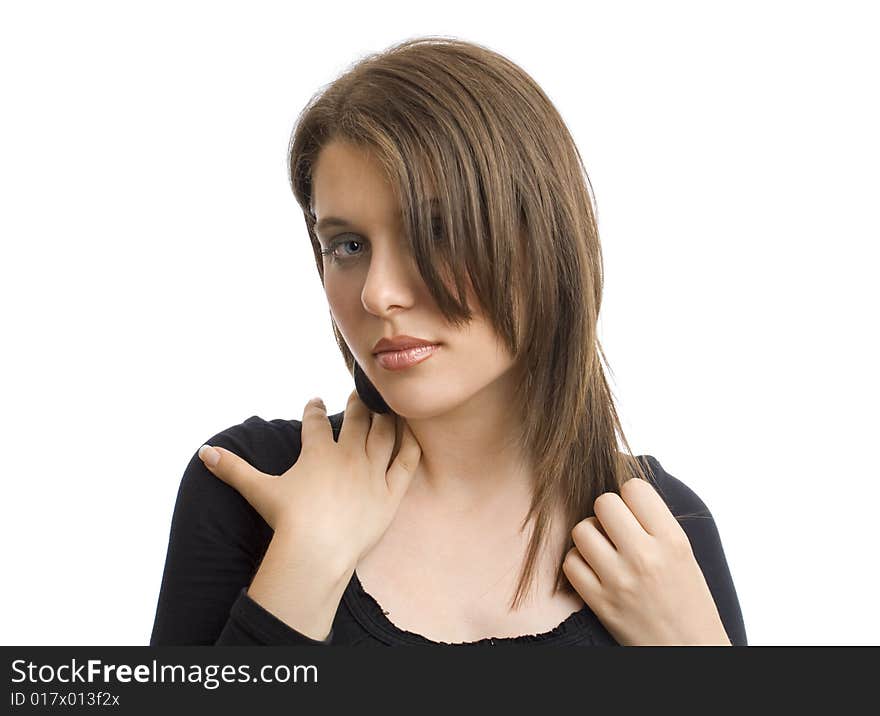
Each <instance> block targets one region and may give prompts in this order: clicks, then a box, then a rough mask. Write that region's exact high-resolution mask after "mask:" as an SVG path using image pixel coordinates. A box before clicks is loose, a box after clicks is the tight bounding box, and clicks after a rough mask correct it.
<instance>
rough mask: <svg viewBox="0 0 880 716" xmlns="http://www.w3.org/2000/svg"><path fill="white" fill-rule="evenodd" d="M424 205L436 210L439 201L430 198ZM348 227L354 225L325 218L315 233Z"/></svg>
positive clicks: (328, 217)
mask: <svg viewBox="0 0 880 716" xmlns="http://www.w3.org/2000/svg"><path fill="white" fill-rule="evenodd" d="M425 205H426V206H428V207H429V208H431V209H433V210H435V211H436V210H437V208H438V207H439V201H438V200H437V198H436V197H432V198H431V199H427V200H426V201H425ZM340 226H341V227H349V226H354V223H352V222H350V221H348V219H343V218H342V217H339V216H325V217H324V218H322V219H320V220H319V221H318V222H316V223H315V233H316V234H320V233H323V232H324V230H326V229H330V228H333V227H340Z"/></svg>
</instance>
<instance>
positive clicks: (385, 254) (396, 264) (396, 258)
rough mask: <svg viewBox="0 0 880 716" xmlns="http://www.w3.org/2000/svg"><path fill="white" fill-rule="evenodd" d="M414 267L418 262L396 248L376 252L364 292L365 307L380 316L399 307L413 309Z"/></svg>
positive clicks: (362, 295)
mask: <svg viewBox="0 0 880 716" xmlns="http://www.w3.org/2000/svg"><path fill="white" fill-rule="evenodd" d="M414 267H415V261H414V260H412V259H411V258H410V257H409V255H408V254H405V253H404V252H402V251H400V250H398V249H396V248H395V249H389V248H386V249H384V250H382V249H376V250H374V251H373V253H372V255H371V256H370V266H369V269H368V270H367V278H366V281H365V282H364V288H363V291H362V293H361V302H362V303H363V305H364V308H365V309H366V310H367V311H369V312H370V313H373V314H375V315H377V316H378V315H382V314H384V313H385V312H386V311H388V309H389V308H392V307H395V306H400V307H410V306H412V304H413V300H414V297H415V290H414V276H413V271H414Z"/></svg>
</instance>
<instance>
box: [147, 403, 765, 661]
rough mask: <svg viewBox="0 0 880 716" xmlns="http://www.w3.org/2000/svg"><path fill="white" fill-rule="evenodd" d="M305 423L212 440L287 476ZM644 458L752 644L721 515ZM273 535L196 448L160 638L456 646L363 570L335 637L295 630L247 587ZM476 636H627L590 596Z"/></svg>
mask: <svg viewBox="0 0 880 716" xmlns="http://www.w3.org/2000/svg"><path fill="white" fill-rule="evenodd" d="M343 415H344V414H343V413H337V414H336V415H331V416H329V419H330V423H331V425H332V426H333V437H334V440H338V438H339V430H340V428H341V427H342V419H343ZM301 429H302V423H301V422H300V421H299V420H282V419H275V420H269V421H267V420H264V419H263V418H260V417H259V416H256V415H254V416H252V417H250V418H248V419H247V420H245V421H244V422H243V423H240V424H239V425H234V426H232V427H230V428H227V429H226V430H223V431H222V432H220V433H218V434H217V435H215V436H214V437H212V438H210V439H209V440H206V441H205V442H206V443H207V444H209V445H218V446H220V447H224V448H226V449H227V450H231V451H232V452H234V453H236V454H237V455H239V456H240V457H242V458H243V459H245V460H247V462H248V463H250V464H251V465H253V466H254V467H256V468H257V469H258V470H261V471H263V472H265V473H267V474H270V475H280V474H282V473H284V472H286V471H287V470H288V469H289V468H290V466H291V465H293V464H294V463H295V462H296V460H297V458H298V457H299V453H300V448H301V442H300V431H301ZM639 459H644V460H648V461H650V463H651V466H652V468H653V469H654V474H655V476H656V487H657V488H658V491H659V493H660V495H661V496H662V497H663V499H664V501H665V502H666V504H667V506H668V507H669V508H670V510H671V511H672V513H673V514H674V515H683V514H690V513H693V512H696V513H698V514H699V515H701V516H700V517H696V518H688V519H683V520H681V522H680V524H681V526H682V528H683V529H684V531H685V533H686V534H687V536H688V539H689V540H690V543H691V546H692V548H693V550H694V555H695V557H696V559H697V562H698V563H699V565H700V567H701V569H702V571H703V574H704V575H705V577H706V582H707V584H708V585H709V590H710V591H711V593H712V596H713V598H714V599H715V603H716V605H717V607H718V612H719V614H720V615H721V620H722V622H723V623H724V627H725V629H726V630H727V634H728V636H729V638H730V640H731V643H732V644H733V645H734V646H745V645H746V644H747V642H746V631H745V625H744V624H743V617H742V612H741V610H740V606H739V601H738V599H737V595H736V590H735V588H734V585H733V580H732V578H731V575H730V570H729V568H728V566H727V560H726V558H725V556H724V550H723V549H722V546H721V539H720V537H719V534H718V530H717V528H716V526H715V521H714V520H713V519H712V516H711V513H710V512H709V510H708V509H707V508H706V505H705V504H704V503H703V502H702V500H701V499H700V498H699V497H698V496H697V495H696V494H695V493H694V492H693V491H692V490H690V488H688V487H687V486H686V485H685V484H684V483H682V482H680V481H679V480H677V479H676V478H674V477H673V476H672V475H669V474H668V473H667V472H665V471H664V470H663V468H662V467H661V466H660V463H659V462H658V461H657V460H656V458H654V457H652V456H650V455H646V456H639ZM272 534H273V533H272V529H271V528H270V527H269V525H268V524H266V522H265V520H263V518H262V517H261V516H260V514H259V513H258V512H257V511H256V510H255V509H254V508H253V507H251V505H250V504H249V503H248V502H247V500H245V499H244V498H243V497H242V496H241V495H240V494H239V493H238V491H237V490H235V488H233V487H231V486H229V485H227V484H226V483H225V482H223V481H222V480H221V479H220V478H218V477H216V476H215V475H213V474H212V473H211V472H210V471H209V470H208V469H207V468H206V467H205V466H204V464H203V463H202V461H201V459H200V458H199V456H198V453H194V454H193V456H192V458H191V459H190V461H189V464H188V465H187V467H186V470H185V471H184V473H183V478H182V479H181V482H180V488H179V490H178V493H177V502H176V504H175V507H174V514H173V516H172V519H171V530H170V536H169V541H168V552H167V556H166V560H165V571H164V574H163V575H162V585H161V588H160V591H159V600H158V605H157V608H156V617H155V621H154V624H153V632H152V635H151V637H150V645H151V646H160V645H161V646H164V645H188V644H189V645H198V644H217V645H291V646H295V645H315V646H324V645H328V646H329V645H347V646H360V645H363V646H381V645H389V646H395V645H406V644H422V645H425V644H434V645H437V644H441V645H450V644H448V643H447V642H437V641H432V640H430V639H428V638H426V637H424V636H421V635H420V634H416V633H414V632H409V631H406V630H403V629H399V628H398V627H396V626H395V625H394V624H393V623H392V622H391V621H390V620H389V619H388V617H387V616H386V615H385V614H384V613H383V610H382V607H381V606H380V605H379V604H378V602H376V600H375V599H374V598H373V597H372V596H371V595H370V594H368V593H367V592H365V591H364V589H363V587H362V586H361V583H360V581H359V580H358V575H357V571H355V572H354V573H353V574H352V577H351V579H350V581H349V583H348V585H347V586H346V589H345V592H344V594H343V596H342V600H341V601H340V604H339V608H338V609H337V611H336V615H335V617H334V620H333V626H332V630H331V631H330V634H329V636H328V637H327V639H326V640H325V641H317V640H316V639H312V638H310V637H308V636H306V635H305V634H302V633H300V632H298V631H296V630H295V629H292V628H291V627H290V626H288V625H287V624H285V623H284V622H282V621H281V620H280V619H278V618H276V617H275V616H274V615H273V614H272V613H271V612H269V611H267V610H266V609H264V608H263V607H262V606H260V605H259V604H258V603H257V602H255V601H254V600H253V599H251V598H250V597H249V596H248V595H247V594H246V590H247V588H248V587H249V586H250V583H251V580H252V579H253V577H254V575H255V574H256V572H257V569H258V567H259V566H260V562H261V561H262V558H263V555H264V554H265V552H266V549H267V547H268V546H269V542H270V540H271V538H272ZM475 644H480V645H486V644H535V645H553V646H561V645H573V646H598V645H608V646H615V645H617V642H616V641H615V640H614V638H613V637H612V636H611V635H610V634H609V633H608V631H607V630H606V629H605V627H604V626H603V625H602V623H601V622H600V621H599V619H598V618H597V617H596V615H595V614H593V612H592V610H591V609H590V608H589V606H587V605H586V604H585V605H584V606H583V608H582V609H580V610H579V611H576V612H574V613H572V614H571V615H570V616H568V617H567V618H566V619H565V620H563V621H562V622H561V623H560V624H559V625H558V626H556V627H555V628H554V629H552V630H550V631H548V632H543V633H541V634H525V635H522V636H517V637H494V638H486V639H481V640H479V641H475V642H456V643H454V644H452V645H456V646H470V645H475Z"/></svg>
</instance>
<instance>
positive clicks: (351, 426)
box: [339, 390, 370, 451]
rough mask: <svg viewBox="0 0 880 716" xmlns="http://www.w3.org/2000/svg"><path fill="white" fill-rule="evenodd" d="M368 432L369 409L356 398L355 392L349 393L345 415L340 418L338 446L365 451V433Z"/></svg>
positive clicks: (358, 397)
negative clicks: (340, 426)
mask: <svg viewBox="0 0 880 716" xmlns="http://www.w3.org/2000/svg"><path fill="white" fill-rule="evenodd" d="M369 430H370V409H369V408H368V407H367V406H366V405H365V404H364V402H363V401H362V400H361V399H360V396H358V393H357V390H353V391H351V393H350V394H349V396H348V403H347V404H346V406H345V413H344V415H343V416H342V428H341V429H340V430H339V444H340V445H345V446H346V447H348V448H351V449H352V450H353V451H357V450H358V449H360V450H363V451H365V449H366V448H365V445H366V442H367V432H368V431H369Z"/></svg>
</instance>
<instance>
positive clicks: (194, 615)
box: [151, 37, 746, 646]
mask: <svg viewBox="0 0 880 716" xmlns="http://www.w3.org/2000/svg"><path fill="white" fill-rule="evenodd" d="M290 178H291V185H292V188H293V193H294V195H295V197H296V200H297V202H298V203H299V205H300V207H301V208H302V211H303V217H304V220H305V224H306V228H307V230H308V234H309V238H310V240H311V244H312V249H313V251H314V256H315V263H316V267H317V270H318V275H319V276H320V278H321V281H322V284H323V287H324V290H325V292H326V296H327V301H328V304H329V308H330V314H331V322H332V327H333V331H334V334H335V337H336V341H337V343H338V344H339V348H340V350H341V352H342V356H343V358H344V360H345V363H346V366H347V367H348V369H349V371H350V372H351V373H352V376H353V377H354V380H355V385H356V390H354V391H352V394H351V395H350V397H349V400H348V403H347V405H346V406H345V410H344V411H342V412H340V413H336V414H334V415H329V416H328V414H327V412H326V409H325V408H324V406H323V404H321V403H320V402H310V403H309V404H308V405H307V406H306V407H305V410H304V411H303V413H302V416H301V418H302V419H301V420H282V419H275V420H269V421H266V420H263V419H262V418H259V417H257V416H253V417H251V418H249V419H247V420H245V421H244V422H243V423H241V424H240V425H236V426H233V427H230V428H228V429H226V430H224V431H222V432H220V433H218V434H217V435H215V436H214V437H212V438H211V439H210V440H209V441H208V444H207V445H206V446H203V447H202V448H201V449H200V450H199V452H198V453H197V454H196V455H193V458H192V460H191V461H190V463H189V465H188V467H187V468H186V471H185V473H184V475H183V479H182V482H181V486H180V491H179V493H178V498H177V504H176V506H175V511H174V516H173V520H172V525H171V534H170V540H169V546H168V555H167V560H166V566H165V573H164V575H163V580H162V585H161V591H160V596H159V603H158V608H157V612H156V620H155V624H154V627H153V633H152V637H151V644H213V643H217V644H315V645H321V644H328V645H336V644H363V645H377V644H388V645H397V644H446V645H452V644H456V645H466V644H467V645H469V644H494V643H498V642H503V643H513V644H534V645H539V644H547V645H550V644H578V645H585V646H588V645H598V644H624V645H634V644H731V643H732V644H735V645H745V644H746V634H745V628H744V625H743V620H742V614H741V611H740V608H739V604H738V600H737V596H736V591H735V589H734V585H733V582H732V579H731V576H730V572H729V569H728V567H727V563H726V560H725V557H724V551H723V549H722V546H721V542H720V538H719V535H718V531H717V529H716V527H715V524H714V521H713V520H712V517H711V514H710V513H709V511H708V510H707V509H706V506H705V504H703V502H702V501H701V500H700V498H699V497H697V495H696V494H694V493H693V492H692V491H691V490H690V489H688V488H687V487H686V486H685V485H684V484H683V483H682V482H680V481H678V480H677V479H676V478H674V477H672V476H671V475H669V474H668V473H666V472H665V471H664V470H663V468H662V467H661V466H660V464H659V462H657V460H656V459H654V458H653V457H651V456H639V457H638V458H636V457H635V456H633V454H632V451H631V450H630V449H629V445H628V444H627V442H626V438H625V437H624V436H623V432H622V430H621V427H620V423H619V420H618V416H617V413H616V411H615V407H614V403H613V400H612V395H611V392H610V390H609V388H608V385H607V383H606V380H605V376H604V372H603V368H602V362H601V361H600V357H601V359H602V360H603V361H604V358H605V357H604V354H603V353H602V349H601V346H600V343H599V340H598V337H597V334H596V325H597V319H598V314H599V307H600V302H601V296H602V257H601V251H600V245H599V238H598V233H597V226H596V219H595V216H594V211H593V203H592V198H591V192H590V190H589V188H588V187H589V180H588V178H587V175H586V172H585V170H584V167H583V163H582V161H581V158H580V154H579V152H578V150H577V148H576V146H575V144H574V143H573V141H572V138H571V136H570V134H569V132H568V130H567V128H566V126H565V124H564V122H563V120H562V119H561V117H560V116H559V114H558V112H557V111H556V109H555V108H554V107H553V105H552V104H551V102H550V101H549V100H548V98H547V97H546V95H545V94H544V93H543V92H542V90H541V89H540V87H539V86H538V85H537V84H536V83H535V82H534V80H532V79H531V77H529V76H528V75H527V74H526V73H525V72H524V71H523V70H522V69H521V68H519V67H518V66H516V65H515V64H513V63H512V62H511V61H509V60H508V59H506V58H504V57H502V56H500V55H499V54H497V53H495V52H492V51H491V50H489V49H487V48H485V47H482V46H480V45H476V44H472V43H468V42H464V41H460V40H452V39H449V38H442V37H427V38H419V39H415V40H408V41H406V42H403V43H399V44H398V45H395V46H394V47H392V48H390V49H388V50H386V51H384V52H381V53H377V54H375V55H371V56H368V57H366V58H364V59H362V60H361V61H360V62H358V63H357V64H356V65H355V66H354V67H352V68H351V69H350V70H348V71H347V72H346V73H345V74H343V75H342V76H341V77H339V78H338V79H337V80H336V81H334V82H333V83H332V84H330V85H329V86H328V87H326V88H325V89H324V90H323V91H322V92H320V93H319V94H318V95H316V96H315V97H314V98H313V99H312V101H310V102H309V104H308V106H307V107H306V108H305V109H304V111H303V112H302V114H301V115H300V117H299V119H298V121H297V125H296V128H295V130H294V133H293V136H292V138H291V145H290ZM618 436H619V437H620V438H621V439H622V441H623V444H624V446H625V447H626V451H625V452H623V451H620V450H618ZM218 478H219V479H218Z"/></svg>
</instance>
